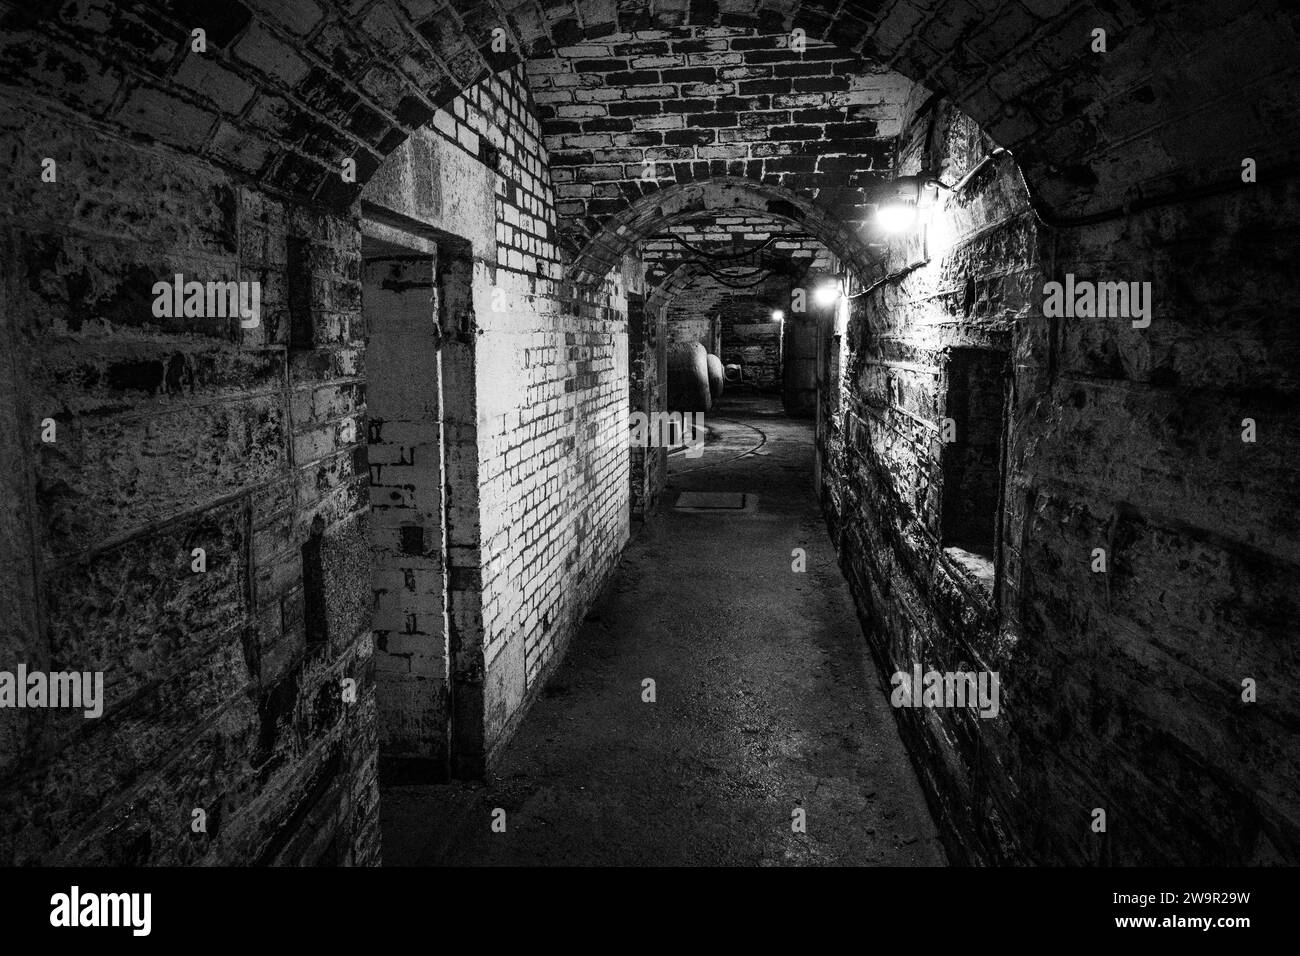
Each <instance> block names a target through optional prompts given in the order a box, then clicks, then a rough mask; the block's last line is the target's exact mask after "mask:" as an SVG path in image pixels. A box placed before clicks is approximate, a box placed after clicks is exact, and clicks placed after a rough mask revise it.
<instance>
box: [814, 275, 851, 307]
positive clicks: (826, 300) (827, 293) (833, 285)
mask: <svg viewBox="0 0 1300 956" xmlns="http://www.w3.org/2000/svg"><path fill="white" fill-rule="evenodd" d="M843 294H844V283H843V280H841V279H840V278H838V277H836V278H834V279H830V280H827V281H826V282H822V283H820V284H819V285H818V286H817V287H816V288H815V289H813V301H814V302H815V303H817V304H818V305H823V306H825V305H834V304H835V303H836V302H838V301H839V300H840V296H841V295H843Z"/></svg>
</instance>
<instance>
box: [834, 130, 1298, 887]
mask: <svg viewBox="0 0 1300 956" xmlns="http://www.w3.org/2000/svg"><path fill="white" fill-rule="evenodd" d="M925 122H926V121H925V119H924V118H921V120H920V122H918V123H915V124H913V125H912V126H911V128H910V130H909V133H908V135H907V136H906V137H905V139H904V141H903V143H902V146H901V149H902V158H901V160H900V168H902V169H903V170H905V171H907V172H914V171H916V170H917V169H918V168H919V167H920V163H921V157H920V155H919V152H920V145H919V144H920V143H922V142H923V141H924V135H925ZM932 148H933V150H934V153H935V158H937V159H939V160H941V161H942V163H941V168H942V175H943V178H944V179H945V180H946V181H948V182H953V181H955V180H957V179H959V178H960V177H961V176H962V175H963V173H965V172H966V171H968V170H970V169H971V168H972V167H973V165H974V164H975V162H976V161H978V160H979V159H980V158H981V156H983V155H984V153H985V152H986V150H987V149H988V144H987V143H985V142H981V139H980V134H979V132H978V130H976V129H975V127H974V125H973V124H972V123H971V122H970V121H969V120H967V119H965V118H964V117H963V116H961V115H960V114H953V113H950V112H949V111H948V110H947V109H946V108H945V109H943V110H941V112H940V114H939V117H938V126H937V130H936V133H935V136H934V144H933V147H932ZM935 165H939V164H937V163H936V164H935ZM1229 174H1231V175H1235V171H1234V170H1229ZM1297 198H1298V193H1297V189H1296V187H1295V186H1294V184H1292V183H1273V184H1270V185H1264V184H1259V185H1253V186H1252V185H1243V187H1242V188H1241V189H1240V190H1239V191H1237V192H1235V193H1233V194H1230V195H1228V196H1219V197H1206V198H1199V199H1197V198H1189V199H1188V200H1187V201H1183V202H1177V203H1173V204H1169V205H1166V206H1162V207H1159V208H1156V209H1153V210H1151V211H1149V212H1145V213H1142V214H1139V215H1134V216H1123V215H1120V216H1118V217H1116V218H1114V219H1111V220H1109V221H1106V222H1103V223H1099V224H1095V225H1088V226H1083V227H1072V228H1061V229H1051V228H1048V227H1046V226H1043V225H1041V224H1040V223H1038V222H1037V221H1036V219H1035V217H1034V215H1033V213H1032V212H1030V211H1029V208H1028V205H1027V201H1026V196H1025V193H1024V188H1023V184H1022V181H1021V180H1020V178H1019V175H1018V173H1017V171H1016V169H1015V166H1014V165H1013V163H1012V162H1011V161H1010V160H1009V159H1005V158H1004V159H1001V160H995V162H994V165H992V166H991V167H988V168H985V169H984V170H983V171H982V172H980V173H979V174H978V175H977V176H976V178H975V179H974V180H973V181H972V182H971V184H970V187H969V188H968V189H967V190H966V191H965V192H964V193H963V194H961V195H960V196H958V197H956V198H954V199H953V200H952V201H951V202H950V203H949V205H948V208H947V212H946V214H940V215H939V217H937V221H936V225H935V226H932V227H931V229H930V231H929V236H928V239H927V242H926V244H925V245H922V244H921V243H920V242H919V241H918V240H916V239H910V240H906V241H899V242H895V243H894V244H892V245H891V250H890V257H889V259H888V261H887V263H886V264H885V267H884V268H883V269H882V277H883V273H890V274H892V275H893V276H894V277H893V278H891V279H887V280H886V281H884V282H883V283H882V284H880V285H879V287H878V288H876V289H875V290H874V291H872V292H871V293H870V294H869V295H866V296H863V297H861V298H857V299H854V300H853V308H852V317H851V319H850V320H849V322H848V326H847V329H846V330H845V337H844V345H845V347H844V351H843V354H842V355H837V354H836V352H837V350H836V349H835V348H834V339H833V337H832V336H833V335H834V332H835V327H834V325H833V320H831V319H829V318H827V319H825V321H824V325H823V339H824V341H825V346H824V347H823V349H822V354H823V368H822V376H823V378H824V380H825V382H826V385H827V387H826V388H824V390H823V407H822V410H821V411H822V416H821V421H822V426H821V432H820V434H819V448H820V452H819V458H820V461H819V468H820V471H821V474H822V476H823V484H822V495H823V502H824V505H825V508H826V512H827V515H828V520H829V522H830V525H831V529H832V533H833V535H834V537H835V538H836V540H837V543H838V546H839V548H840V553H841V560H842V562H843V565H844V569H845V572H846V574H847V575H848V577H849V579H850V581H851V582H852V585H853V588H854V591H855V593H856V594H857V596H858V599H859V606H860V608H861V610H862V613H863V616H864V619H865V622H866V625H867V628H868V633H869V636H870V641H871V644H872V647H873V649H874V650H875V652H876V654H877V655H878V657H879V659H880V661H881V664H882V669H883V670H885V671H886V673H893V672H894V671H897V670H903V671H910V670H911V668H912V666H913V665H914V664H920V665H921V666H922V668H924V669H929V668H934V669H937V670H940V671H948V670H986V669H987V670H992V671H996V672H998V673H999V674H1000V677H1001V712H1000V714H999V716H997V717H996V718H993V719H982V718H979V717H976V716H975V715H974V712H973V711H969V710H964V709H900V710H899V711H898V715H899V719H900V723H901V725H902V727H903V730H904V733H905V736H906V738H907V740H908V742H909V744H910V746H911V747H912V748H913V750H914V753H915V755H916V758H917V760H916V765H917V768H918V771H919V773H920V774H921V776H922V779H923V781H924V782H925V784H926V786H927V788H928V789H929V791H930V793H931V796H932V799H933V804H934V809H935V811H936V814H937V816H938V817H939V819H940V820H941V822H942V823H943V825H944V829H945V832H946V833H947V835H948V840H949V843H950V849H951V850H952V852H953V853H954V854H956V855H957V857H958V858H968V859H972V860H983V861H1036V862H1057V863H1060V862H1066V863H1090V864H1098V863H1106V864H1144V863H1192V862H1201V863H1209V862H1215V863H1224V864H1229V863H1260V862H1275V861H1278V860H1295V859H1296V858H1297V854H1298V853H1300V826H1298V821H1300V807H1298V806H1297V798H1296V794H1297V793H1300V787H1298V786H1297V779H1298V775H1300V766H1298V765H1297V756H1296V755H1297V754H1298V753H1300V746H1297V743H1298V742H1297V738H1296V734H1295V730H1294V728H1295V727H1296V726H1297V724H1296V703H1295V698H1294V695H1288V694H1287V692H1286V690H1285V689H1286V688H1288V687H1291V686H1294V682H1295V680H1296V679H1297V677H1300V674H1297V667H1298V664H1297V659H1296V657H1295V655H1294V654H1292V653H1290V652H1289V651H1288V650H1287V649H1286V648H1285V640H1284V635H1285V633H1286V629H1287V626H1288V625H1286V624H1285V623H1284V622H1285V621H1286V620H1288V619H1289V618H1288V617H1287V615H1290V614H1291V613H1292V612H1293V610H1294V608H1293V605H1294V602H1295V597H1294V596H1295V594H1296V593H1300V592H1298V588H1297V586H1298V585H1300V573H1298V572H1297V565H1296V561H1295V557H1296V534H1295V532H1296V527H1295V521H1294V518H1293V515H1294V514H1295V510H1296V509H1295V506H1296V503H1297V502H1296V494H1297V493H1296V491H1295V490H1294V483H1293V482H1289V481H1288V479H1287V478H1286V477H1285V474H1284V473H1285V466H1284V465H1283V462H1284V461H1285V460H1286V458H1287V456H1288V451H1287V449H1288V448H1293V447H1294V442H1295V437H1296V436H1295V434H1294V422H1295V421H1296V416H1295V408H1294V406H1295V404H1296V394H1297V393H1296V377H1295V371H1294V369H1295V367H1296V359H1297V358H1298V357H1300V352H1298V350H1297V345H1298V344H1300V343H1297V340H1296V337H1295V335H1294V334H1292V332H1291V331H1289V330H1288V327H1287V325H1286V324H1285V323H1284V322H1283V320H1282V316H1281V315H1280V314H1279V312H1278V310H1277V308H1276V304H1277V303H1285V302H1291V301H1293V300H1294V296H1295V279H1294V275H1293V273H1292V272H1291V271H1290V270H1289V269H1288V268H1287V266H1286V264H1285V261H1284V258H1285V257H1284V253H1283V252H1282V251H1281V250H1283V249H1285V248H1287V247H1288V245H1289V244H1290V243H1291V242H1292V241H1293V236H1294V230H1295V227H1294V222H1295V221H1296V220H1295V213H1296V203H1297ZM1157 249H1158V250H1159V251H1156V250H1157ZM909 270H910V271H909ZM1066 273H1073V274H1075V275H1076V276H1078V277H1079V278H1087V279H1093V280H1101V281H1105V280H1117V281H1125V282H1134V281H1151V282H1152V284H1153V290H1154V303H1155V306H1154V317H1153V319H1152V321H1151V324H1150V327H1149V328H1145V329H1139V328H1134V327H1133V326H1132V324H1131V321H1130V320H1129V319H1128V318H1109V319H1097V318H1059V319H1050V318H1045V317H1044V314H1043V284H1044V282H1045V281H1047V280H1048V279H1056V280H1062V279H1064V276H1065V275H1066ZM873 278H874V277H873ZM959 349H972V350H976V354H978V355H980V356H982V357H983V358H984V359H992V358H995V357H997V356H1002V357H1003V358H1004V359H1005V362H1002V361H984V362H982V364H981V366H980V367H981V368H983V369H985V371H984V372H983V373H982V375H983V379H982V381H981V385H982V387H984V388H996V387H1000V386H1003V385H1004V386H1005V387H1006V389H1007V392H1006V394H1007V405H1006V419H1005V424H1004V426H1003V428H1002V431H1001V444H1002V453H1003V455H1004V456H1005V466H1004V467H1005V488H1004V491H1003V492H1002V495H1001V500H1002V505H1001V510H1000V511H999V512H997V513H996V514H994V515H989V516H986V517H987V518H989V519H991V520H994V521H995V522H996V535H995V540H996V546H995V551H994V554H993V555H992V560H991V561H990V562H988V565H987V567H985V565H984V564H982V563H981V562H978V561H974V562H972V561H969V560H962V556H961V554H960V550H959V549H958V550H954V549H953V548H949V547H946V545H947V543H948V542H947V541H945V530H944V528H945V522H944V520H943V519H944V515H943V508H944V506H945V504H946V500H945V495H944V487H943V485H944V465H945V463H946V462H948V460H949V459H950V458H951V456H953V455H954V454H956V455H961V454H963V453H964V452H963V449H962V447H961V443H962V441H963V438H964V436H963V435H962V434H960V433H959V434H958V435H957V436H956V442H955V443H953V444H948V445H945V444H944V443H943V442H942V441H941V427H942V422H943V419H944V418H945V417H950V416H953V415H954V414H959V406H960V405H961V403H962V402H963V401H964V398H963V396H961V395H958V394H957V392H956V391H955V390H950V379H951V378H952V372H953V365H952V362H953V360H954V356H958V355H959V353H958V352H957V350H959ZM841 361H842V364H841ZM998 368H1005V370H1006V371H1005V372H1004V373H1003V381H1002V382H1000V383H999V382H997V381H996V379H995V373H994V372H993V371H992V370H993V369H998ZM1247 417H1249V418H1254V419H1255V420H1256V421H1257V422H1259V423H1261V429H1262V430H1261V434H1260V438H1259V440H1258V441H1257V442H1256V443H1254V444H1249V443H1243V441H1242V420H1243V419H1244V418H1247ZM1264 423H1266V424H1264ZM1096 548H1103V549H1105V552H1106V559H1107V562H1108V564H1107V570H1106V571H1104V572H1098V571H1094V570H1093V568H1094V549H1096ZM986 571H987V576H986V575H985V572H986ZM1247 677H1251V678H1254V679H1256V680H1257V681H1259V682H1260V687H1261V688H1264V687H1272V688H1273V691H1274V693H1273V694H1272V695H1267V694H1265V693H1264V691H1263V690H1261V692H1260V696H1259V701H1258V702H1257V703H1253V704H1248V703H1243V701H1242V696H1241V695H1242V680H1243V678H1247ZM1096 808H1100V809H1104V810H1105V811H1106V814H1107V821H1106V822H1107V830H1106V832H1105V833H1096V832H1093V830H1092V823H1093V820H1094V816H1093V811H1094V809H1096Z"/></svg>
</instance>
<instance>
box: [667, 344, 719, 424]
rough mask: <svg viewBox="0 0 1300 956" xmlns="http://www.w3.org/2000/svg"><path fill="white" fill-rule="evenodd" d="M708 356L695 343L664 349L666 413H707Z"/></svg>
mask: <svg viewBox="0 0 1300 956" xmlns="http://www.w3.org/2000/svg"><path fill="white" fill-rule="evenodd" d="M707 356H708V353H707V352H705V351H704V346H703V345H701V344H700V343H699V342H677V343H674V344H673V345H670V346H668V356H667V358H668V411H670V412H707V411H708V410H709V406H710V405H712V404H713V402H712V399H711V398H710V396H709V361H708V357H707Z"/></svg>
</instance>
